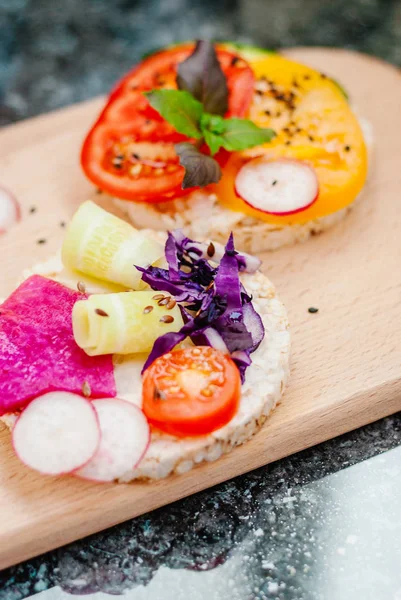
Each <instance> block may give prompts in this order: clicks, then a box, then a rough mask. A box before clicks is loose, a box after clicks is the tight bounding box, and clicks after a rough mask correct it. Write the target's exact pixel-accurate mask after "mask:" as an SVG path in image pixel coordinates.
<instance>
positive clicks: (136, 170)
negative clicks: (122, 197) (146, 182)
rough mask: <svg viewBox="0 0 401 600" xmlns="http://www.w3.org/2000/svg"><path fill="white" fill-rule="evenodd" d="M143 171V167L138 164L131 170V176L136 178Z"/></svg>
mask: <svg viewBox="0 0 401 600" xmlns="http://www.w3.org/2000/svg"><path fill="white" fill-rule="evenodd" d="M141 171H142V165H141V164H138V163H137V164H136V165H134V166H133V167H131V168H130V171H129V172H130V174H131V175H132V176H133V177H136V176H137V175H139V173H140V172H141Z"/></svg>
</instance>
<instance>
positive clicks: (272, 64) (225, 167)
mask: <svg viewBox="0 0 401 600" xmlns="http://www.w3.org/2000/svg"><path fill="white" fill-rule="evenodd" d="M362 129H364V130H365V135H364V133H363V131H362ZM371 137H372V136H371V132H370V131H369V127H368V126H367V125H366V126H365V127H363V128H362V127H361V123H360V122H359V120H358V118H357V117H356V115H355V114H354V113H353V111H352V109H351V107H350V104H349V101H348V98H347V95H346V93H345V91H344V90H343V89H342V87H341V86H340V85H339V84H338V83H336V82H335V81H333V80H332V79H330V78H329V77H327V76H326V75H325V74H324V73H319V72H317V71H315V70H314V69H311V68H309V67H307V66H305V65H302V64H298V63H296V62H294V61H292V60H289V59H287V58H285V57H284V56H280V55H279V54H277V53H274V52H269V51H266V50H262V49H258V48H253V47H244V46H238V45H236V44H232V43H218V44H215V45H213V44H211V43H210V42H197V43H196V44H195V43H185V44H180V45H176V46H172V47H168V48H165V49H164V50H161V51H159V52H156V53H155V54H152V55H151V56H148V57H147V58H145V59H144V60H143V61H142V62H141V63H140V64H138V65H137V66H136V67H135V68H134V69H133V70H132V71H131V72H130V73H128V74H127V75H126V76H125V77H124V78H123V79H122V80H121V81H120V82H119V83H118V84H117V86H116V87H115V88H114V90H113V92H112V94H111V96H110V98H109V100H108V102H107V104H106V106H105V108H104V109H103V111H102V113H101V114H100V116H99V118H98V119H97V121H96V123H95V124H94V126H93V127H92V129H91V130H90V132H89V134H88V136H87V138H86V140H85V142H84V145H83V149H82V155H81V162H82V166H83V169H84V171H85V173H86V175H87V176H88V178H89V179H90V180H91V181H92V182H93V183H94V184H95V185H96V186H97V187H98V188H99V189H100V190H102V191H104V192H106V193H107V194H109V195H111V196H112V197H114V198H115V199H116V202H117V203H118V205H119V206H120V207H121V208H122V209H123V210H124V211H125V212H126V214H127V215H128V216H129V218H130V220H131V221H132V222H133V224H134V225H135V226H137V227H140V228H151V229H154V230H164V231H166V230H173V229H176V228H180V229H182V230H183V231H184V233H185V235H187V236H188V237H191V238H194V239H197V240H204V239H207V238H211V239H214V240H216V241H218V242H220V243H224V242H225V240H227V237H228V235H229V233H230V231H235V234H236V244H237V246H238V248H239V249H241V250H244V251H249V252H259V251H263V250H271V249H276V248H278V247H280V246H282V245H286V244H290V243H293V242H295V241H300V240H305V239H307V238H308V237H309V236H310V235H311V234H313V233H317V232H321V231H323V230H325V229H326V228H328V227H330V226H331V225H333V224H334V223H336V222H338V221H339V220H340V219H342V218H343V216H344V215H346V214H347V212H348V211H349V210H350V208H351V207H352V205H353V203H354V202H355V200H356V199H357V197H358V196H359V194H360V192H361V190H362V188H363V186H364V184H365V180H366V176H367V163H368V156H367V145H368V146H369V145H370V143H371Z"/></svg>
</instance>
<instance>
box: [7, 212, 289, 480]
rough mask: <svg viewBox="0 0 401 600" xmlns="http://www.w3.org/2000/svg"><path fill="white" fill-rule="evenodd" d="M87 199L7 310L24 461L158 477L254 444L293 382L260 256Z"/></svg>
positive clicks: (10, 403) (10, 409)
mask: <svg viewBox="0 0 401 600" xmlns="http://www.w3.org/2000/svg"><path fill="white" fill-rule="evenodd" d="M158 236H159V237H160V234H156V235H155V234H154V233H153V232H147V231H137V230H136V229H134V228H133V227H132V226H131V225H130V224H128V223H126V222H125V221H122V220H120V219H118V218H117V217H116V216H114V215H112V214H110V213H108V212H106V211H104V210H103V209H101V208H100V207H98V206H97V205H95V204H94V203H92V202H90V201H88V202H86V203H84V204H82V205H81V207H80V208H79V209H78V211H77V213H76V214H75V216H74V217H73V219H72V221H71V223H70V225H69V227H68V229H67V231H66V235H65V239H64V242H63V246H62V252H61V256H60V257H59V256H56V257H51V258H50V259H49V260H48V261H47V262H46V263H43V264H40V265H37V266H36V267H35V268H33V269H32V270H30V271H29V272H27V273H25V274H24V277H23V281H22V283H21V284H20V285H19V287H17V289H16V290H15V291H14V292H13V293H12V294H11V295H10V296H9V298H7V299H6V300H5V301H4V302H3V304H2V305H1V306H0V341H1V343H0V416H1V419H2V420H3V421H4V422H5V423H6V424H7V425H8V426H9V427H10V428H11V429H12V441H13V446H14V449H15V452H16V454H17V456H18V457H19V458H20V460H21V461H22V462H23V463H25V464H26V465H28V466H29V467H31V468H32V469H35V470H37V471H39V472H41V473H45V474H49V475H61V474H65V473H71V474H74V475H76V476H77V477H81V478H86V479H90V480H95V481H114V480H118V481H131V480H133V479H136V478H142V479H158V478H162V477H166V476H167V475H169V474H170V473H172V472H176V473H183V472H185V471H187V470H189V469H191V468H192V467H194V466H195V465H196V464H198V463H201V462H203V461H213V460H216V459H218V458H219V457H220V456H221V455H222V454H224V453H226V452H229V451H230V450H231V449H232V448H234V447H235V446H237V445H238V444H241V443H243V442H245V441H246V440H247V439H249V438H250V437H251V436H252V435H253V434H254V433H255V432H256V431H257V430H258V429H259V428H260V427H261V426H262V424H263V423H264V421H265V419H266V417H267V416H268V414H269V413H270V411H271V410H272V409H273V408H274V407H275V405H276V403H277V402H278V401H279V399H280V397H281V395H282V393H283V389H284V386H285V383H286V381H287V377H288V369H289V365H288V363H289V346H290V336H289V331H288V322H287V316H286V311H285V309H284V307H283V305H282V303H281V302H280V301H279V299H278V298H277V296H276V293H275V289H274V287H273V286H272V284H271V283H270V281H269V280H268V278H267V277H266V276H265V275H263V274H262V273H261V272H260V271H259V267H260V261H259V260H258V259H256V258H254V257H252V256H250V255H247V254H245V253H241V252H237V251H236V250H235V247H234V240H233V236H232V235H229V238H228V241H227V243H226V245H225V247H223V246H220V245H219V244H217V243H213V242H207V243H199V242H195V241H192V240H191V239H189V238H187V237H186V236H185V235H184V233H183V232H182V231H174V232H172V233H169V234H168V235H167V239H166V235H165V234H161V241H160V239H158Z"/></svg>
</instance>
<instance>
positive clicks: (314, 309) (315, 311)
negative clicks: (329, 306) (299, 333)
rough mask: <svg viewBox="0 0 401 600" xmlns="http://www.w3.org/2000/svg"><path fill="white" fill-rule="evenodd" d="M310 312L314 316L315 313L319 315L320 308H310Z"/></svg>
mask: <svg viewBox="0 0 401 600" xmlns="http://www.w3.org/2000/svg"><path fill="white" fill-rule="evenodd" d="M308 312H310V313H312V314H314V313H317V312H319V309H318V308H316V307H315V306H310V307H309V308H308Z"/></svg>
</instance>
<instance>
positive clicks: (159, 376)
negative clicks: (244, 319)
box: [142, 346, 241, 437]
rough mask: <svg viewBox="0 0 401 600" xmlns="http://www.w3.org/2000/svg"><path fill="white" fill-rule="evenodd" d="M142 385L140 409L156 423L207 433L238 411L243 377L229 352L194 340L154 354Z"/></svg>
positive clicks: (175, 430)
mask: <svg viewBox="0 0 401 600" xmlns="http://www.w3.org/2000/svg"><path fill="white" fill-rule="evenodd" d="M142 390H143V391H142V394H143V406H142V410H143V412H144V413H145V415H146V417H147V419H148V421H149V423H151V424H152V425H153V426H154V427H156V428H157V429H160V430H161V431H164V432H166V433H169V434H171V435H175V436H178V437H185V436H194V435H206V434H208V433H211V432H212V431H215V430H216V429H219V428H220V427H223V425H226V424H227V423H228V422H229V421H230V420H231V419H232V418H233V416H234V415H235V413H236V412H237V410H238V405H239V399H240V391H241V379H240V374H239V371H238V369H237V367H236V365H235V363H234V362H233V361H232V360H231V358H230V357H229V356H228V355H227V354H223V353H222V352H220V350H215V349H214V348H210V347H209V346H194V347H193V348H185V349H183V350H177V351H175V352H170V353H168V354H165V355H164V356H161V357H160V358H157V359H156V360H155V361H154V363H152V365H151V366H150V367H149V368H148V369H147V370H146V371H145V375H144V378H143V388H142Z"/></svg>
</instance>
